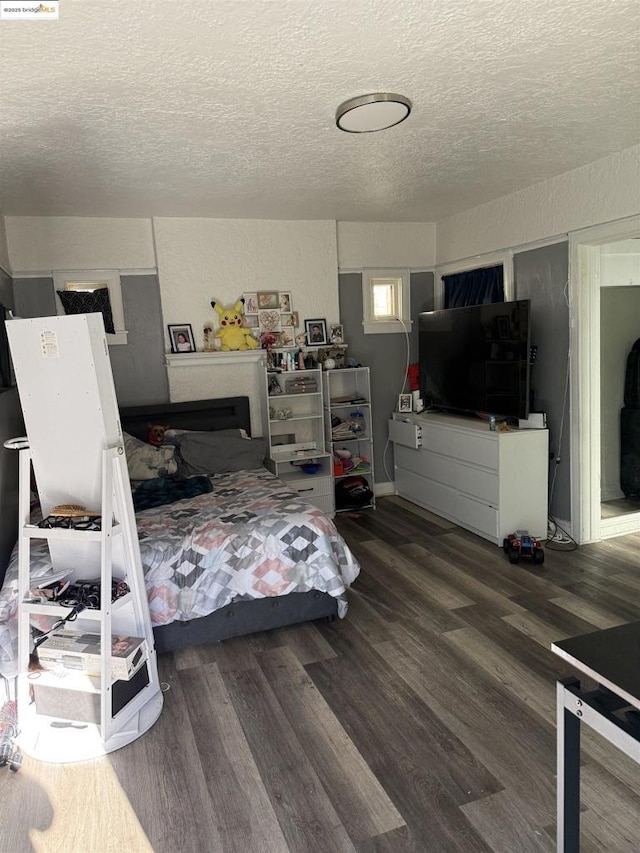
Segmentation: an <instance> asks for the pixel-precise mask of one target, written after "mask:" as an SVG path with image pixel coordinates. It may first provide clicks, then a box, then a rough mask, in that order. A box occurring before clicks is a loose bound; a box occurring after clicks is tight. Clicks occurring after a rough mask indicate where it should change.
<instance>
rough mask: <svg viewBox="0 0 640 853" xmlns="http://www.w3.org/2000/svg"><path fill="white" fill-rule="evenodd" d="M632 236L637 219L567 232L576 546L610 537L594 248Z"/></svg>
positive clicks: (639, 225)
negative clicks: (603, 498) (603, 500)
mask: <svg viewBox="0 0 640 853" xmlns="http://www.w3.org/2000/svg"><path fill="white" fill-rule="evenodd" d="M637 236H640V216H630V217H628V218H627V219H622V220H619V221H617V222H609V223H607V224H606V225H599V226H596V227H594V228H586V229H583V230H581V231H575V232H573V233H570V234H569V304H570V315H569V316H570V320H569V324H570V330H569V331H570V347H569V352H570V360H571V413H572V414H571V519H572V531H573V535H574V538H575V539H576V540H577V541H578V542H580V543H584V542H594V541H597V540H599V539H601V538H602V536H603V534H604V535H607V534H608V535H611V533H610V531H609V529H608V528H610V527H611V525H609V524H608V523H607V520H605V521H604V522H603V520H602V519H601V508H600V246H601V245H602V244H604V243H613V242H617V241H618V240H626V239H630V238H632V237H637ZM633 516H634V517H635V516H636V513H633ZM638 521H639V522H640V515H638ZM624 526H628V525H624ZM636 529H640V523H639V524H638V527H637V528H636ZM625 532H627V531H625Z"/></svg>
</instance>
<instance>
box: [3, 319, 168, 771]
mask: <svg viewBox="0 0 640 853" xmlns="http://www.w3.org/2000/svg"><path fill="white" fill-rule="evenodd" d="M9 326H10V327H9ZM7 332H8V336H9V343H10V346H11V354H12V358H13V363H14V367H15V372H16V380H17V385H18V390H19V392H20V399H21V404H22V410H23V415H24V422H25V426H26V429H27V438H26V439H20V440H17V441H14V442H7V443H6V446H13V447H14V448H15V449H17V450H19V453H20V462H19V481H20V489H19V518H18V547H19V574H18V602H19V603H18V679H17V702H18V725H19V729H20V738H19V744H20V747H21V749H22V750H23V751H24V752H26V753H27V754H29V755H32V756H33V757H34V758H37V759H39V760H41V761H49V762H59V763H67V762H75V761H86V760H88V759H91V758H94V757H97V756H99V755H102V754H104V753H108V752H112V751H114V750H116V749H119V748H120V747H122V746H125V745H126V744H128V743H131V742H132V741H133V740H135V739H137V738H138V737H140V736H141V735H142V734H144V732H145V731H147V730H148V729H149V728H150V727H151V726H152V725H153V723H154V722H155V721H156V720H157V718H158V716H159V715H160V712H161V710H162V704H163V703H162V692H161V690H160V684H159V679H158V671H157V662H156V654H155V648H154V641H153V632H152V629H151V619H150V614H149V605H148V601H147V596H146V590H145V587H144V578H143V571H142V562H141V558H140V549H139V544H138V536H137V530H136V523H135V515H134V510H133V500H132V497H131V486H130V482H129V475H128V471H127V465H126V459H125V455H124V447H123V443H122V433H121V430H120V424H119V420H118V416H117V404H116V401H115V389H114V387H113V377H112V375H111V365H110V362H109V355H108V349H107V345H106V339H105V333H104V325H103V321H102V316H101V315H99V314H87V315H74V316H69V317H66V316H65V317H62V316H61V317H42V318H34V319H32V320H14V321H12V323H11V324H9V325H8V327H7ZM32 468H33V473H34V475H35V479H36V483H37V487H38V493H39V497H40V503H41V507H42V513H43V516H45V517H46V516H47V515H49V514H50V513H51V510H52V508H53V507H54V506H55V505H57V504H79V505H81V506H84V507H86V509H87V510H88V511H90V512H99V513H100V517H101V529H100V530H81V529H75V530H74V529H64V528H57V527H54V528H41V527H39V526H38V525H37V524H36V523H34V521H33V520H32V518H31V512H30V501H29V498H30V482H31V474H32ZM36 539H42V540H46V542H47V546H48V549H49V553H50V555H51V562H52V566H53V568H54V570H55V572H56V573H65V572H66V573H67V576H68V579H69V580H70V581H72V582H78V581H90V582H92V583H95V584H99V585H100V592H101V594H100V606H99V607H98V608H96V609H89V608H87V609H84V610H81V611H80V612H78V614H77V618H75V619H74V620H73V621H67V622H65V623H64V625H59V626H57V627H56V628H55V630H56V631H57V630H59V629H60V628H62V627H64V630H65V631H68V632H73V633H79V634H82V633H86V634H91V635H94V636H99V642H100V650H101V654H100V667H99V674H96V675H95V676H89V675H86V674H85V673H84V672H82V671H76V670H75V668H74V667H73V665H72V664H73V662H72V661H69V662H67V663H65V664H64V665H61V666H59V667H57V668H56V669H55V670H51V671H39V670H34V669H33V667H30V654H31V646H32V642H31V625H32V622H33V621H34V620H37V627H38V628H39V629H40V630H41V631H45V632H46V631H48V630H49V629H51V628H52V627H54V626H55V625H56V623H58V622H60V621H61V620H63V619H64V618H65V617H66V616H68V615H69V613H70V612H71V609H70V608H67V607H63V606H62V605H60V604H58V603H55V602H51V603H41V602H36V601H34V596H33V595H32V594H31V590H32V589H34V588H36V587H38V586H39V582H38V580H37V579H34V578H32V576H31V545H32V542H33V541H34V540H36ZM112 580H121V581H124V582H125V583H126V584H127V587H128V592H127V593H126V594H125V595H123V596H121V597H119V598H117V599H116V600H115V601H112V600H111V598H112ZM114 635H115V636H117V635H119V636H126V637H136V638H141V639H142V640H144V641H145V643H144V645H142V646H141V654H142V658H141V660H140V661H139V666H138V668H137V669H136V670H135V671H134V672H132V674H131V678H130V679H128V680H127V679H116V678H114V677H113V675H112V663H111V647H112V637H113V636H114ZM36 651H37V649H36ZM74 662H77V659H75V661H74Z"/></svg>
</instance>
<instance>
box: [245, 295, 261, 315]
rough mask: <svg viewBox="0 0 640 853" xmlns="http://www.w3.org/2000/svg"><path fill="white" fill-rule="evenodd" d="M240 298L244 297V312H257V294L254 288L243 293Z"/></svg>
mask: <svg viewBox="0 0 640 853" xmlns="http://www.w3.org/2000/svg"><path fill="white" fill-rule="evenodd" d="M242 298H243V299H244V313H245V315H246V314H257V313H258V294H257V292H256V291H255V290H252V291H251V292H250V293H243V294H242Z"/></svg>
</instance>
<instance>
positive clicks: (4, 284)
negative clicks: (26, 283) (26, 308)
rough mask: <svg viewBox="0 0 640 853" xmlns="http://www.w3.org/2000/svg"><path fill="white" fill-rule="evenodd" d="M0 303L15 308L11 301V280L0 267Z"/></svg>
mask: <svg viewBox="0 0 640 853" xmlns="http://www.w3.org/2000/svg"><path fill="white" fill-rule="evenodd" d="M0 305H4V307H5V308H10V309H11V310H12V311H13V310H14V309H15V303H14V301H13V282H12V281H11V278H10V277H9V276H8V275H7V273H6V272H5V271H4V270H3V269H2V268H1V267H0Z"/></svg>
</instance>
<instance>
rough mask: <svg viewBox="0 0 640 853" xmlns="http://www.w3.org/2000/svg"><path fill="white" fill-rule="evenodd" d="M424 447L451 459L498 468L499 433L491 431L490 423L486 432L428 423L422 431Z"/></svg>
mask: <svg viewBox="0 0 640 853" xmlns="http://www.w3.org/2000/svg"><path fill="white" fill-rule="evenodd" d="M422 447H423V448H424V449H425V450H431V451H433V452H434V453H439V454H441V455H442V456H447V457H449V458H450V459H459V460H461V461H462V462H472V463H473V464H474V465H481V466H482V467H483V468H490V469H491V470H497V468H498V440H497V435H496V434H492V433H491V432H489V426H488V425H487V432H486V434H483V433H478V432H476V431H473V432H472V431H468V432H467V431H463V430H460V429H447V428H446V427H441V426H439V425H435V424H434V425H428V426H427V427H426V428H425V429H423V431H422Z"/></svg>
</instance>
